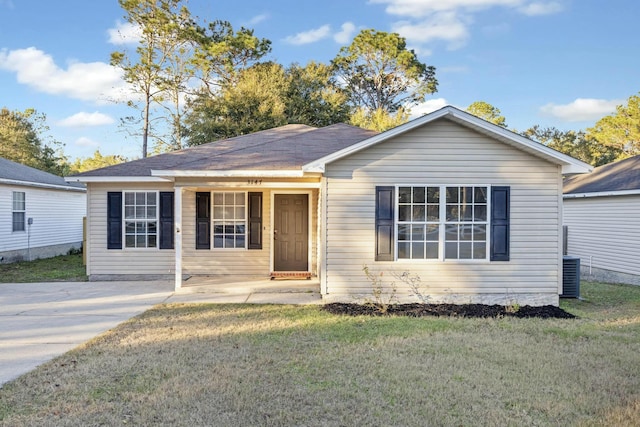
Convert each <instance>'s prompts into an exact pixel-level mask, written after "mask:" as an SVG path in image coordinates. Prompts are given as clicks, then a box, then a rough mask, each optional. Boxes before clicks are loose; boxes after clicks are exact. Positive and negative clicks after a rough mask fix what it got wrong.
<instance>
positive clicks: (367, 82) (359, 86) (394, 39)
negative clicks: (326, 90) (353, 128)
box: [332, 29, 438, 113]
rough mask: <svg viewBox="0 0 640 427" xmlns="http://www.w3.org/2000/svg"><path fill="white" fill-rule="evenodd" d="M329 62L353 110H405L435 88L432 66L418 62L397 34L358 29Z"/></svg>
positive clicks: (433, 68) (392, 111)
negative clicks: (348, 42) (348, 43)
mask: <svg viewBox="0 0 640 427" xmlns="http://www.w3.org/2000/svg"><path fill="white" fill-rule="evenodd" d="M332 65H333V67H334V70H335V79H336V81H337V83H338V84H343V85H344V86H345V89H346V91H347V94H348V96H349V101H350V103H351V105H352V106H353V107H354V109H357V108H364V109H366V110H368V111H371V112H374V111H376V110H378V109H381V110H384V111H387V112H389V113H394V112H396V111H398V109H400V108H404V109H405V110H408V109H410V108H411V107H412V106H414V105H417V104H419V103H421V102H423V101H424V100H425V99H426V96H427V95H429V94H432V93H435V92H436V91H437V87H438V81H437V80H436V77H435V74H436V69H435V67H433V66H427V65H426V64H424V63H422V62H420V61H419V60H418V58H417V56H416V54H415V52H414V51H413V50H409V49H407V46H406V40H405V39H404V37H401V36H400V35H399V34H397V33H386V32H384V31H376V30H373V29H369V30H362V31H361V32H360V33H359V34H358V35H357V36H356V37H355V38H354V39H353V42H352V43H351V44H350V45H349V46H345V47H343V48H341V49H340V52H339V53H338V55H337V56H336V57H335V58H334V59H333V61H332Z"/></svg>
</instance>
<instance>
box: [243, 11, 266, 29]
mask: <svg viewBox="0 0 640 427" xmlns="http://www.w3.org/2000/svg"><path fill="white" fill-rule="evenodd" d="M267 19H269V14H268V13H261V14H260V15H256V16H254V17H253V18H251V19H249V21H248V22H247V23H246V25H245V26H247V27H251V26H253V25H256V24H259V23H261V22H263V21H266V20H267Z"/></svg>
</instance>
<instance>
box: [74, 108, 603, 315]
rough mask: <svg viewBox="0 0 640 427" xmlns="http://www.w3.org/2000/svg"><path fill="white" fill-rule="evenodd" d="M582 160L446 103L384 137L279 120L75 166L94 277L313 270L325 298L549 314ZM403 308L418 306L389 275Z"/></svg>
mask: <svg viewBox="0 0 640 427" xmlns="http://www.w3.org/2000/svg"><path fill="white" fill-rule="evenodd" d="M590 170H591V167H590V166H589V165H587V164H585V163H582V162H580V161H578V160H575V159H573V158H571V157H568V156H566V155H564V154H561V153H559V152H557V151H554V150H551V149H549V148H548V147H545V146H544V145H542V144H538V143H536V142H533V141H531V140H529V139H527V138H524V137H522V136H520V135H517V134H515V133H513V132H510V131H508V130H506V129H503V128H501V127H498V126H496V125H493V124H491V123H488V122H486V121H484V120H481V119H479V118H477V117H475V116H472V115H470V114H468V113H466V112H464V111H460V110H458V109H456V108H453V107H445V108H442V109H440V110H438V111H436V112H433V113H431V114H428V115H426V116H423V117H421V118H419V119H416V120H414V121H412V122H409V123H406V124H404V125H401V126H399V127H396V128H394V129H391V130H389V131H387V132H383V133H380V134H377V133H375V132H372V131H367V130H364V129H360V128H356V127H353V126H349V125H345V124H337V125H332V126H327V127H324V128H319V129H318V128H314V127H311V126H305V125H287V126H282V127H279V128H275V129H270V130H266V131H262V132H256V133H254V134H249V135H243V136H238V137H235V138H230V139H227V140H222V141H217V142H214V143H209V144H204V145H201V146H198V147H193V148H188V149H185V150H180V151H175V152H172V153H166V154H161V155H158V156H154V157H149V158H146V159H140V160H135V161H132V162H127V163H123V164H120V165H115V166H110V167H107V168H103V169H98V170H95V171H91V172H86V173H82V174H79V175H76V176H75V177H68V178H67V179H68V180H71V179H73V180H77V181H79V182H84V183H86V184H87V191H88V212H87V221H88V239H87V248H86V252H87V274H88V275H89V278H90V280H99V279H109V278H118V279H120V278H135V277H140V276H147V277H151V276H167V275H172V276H173V277H174V278H175V282H176V287H180V286H182V282H183V280H184V276H199V275H208V276H212V275H213V276H220V277H226V278H230V279H231V278H236V279H237V278H242V277H247V276H251V277H264V278H268V277H270V276H271V277H279V276H285V277H289V276H293V277H298V276H316V277H318V279H319V281H320V290H321V292H322V295H323V298H324V299H325V301H347V302H350V301H354V300H362V299H363V298H366V297H371V294H372V283H371V281H370V280H368V279H367V277H366V276H365V274H364V273H363V267H364V266H367V267H369V269H370V270H371V271H374V272H377V273H382V274H383V276H382V277H383V281H384V282H385V283H386V284H387V285H390V283H389V281H388V278H391V280H393V276H394V273H395V274H402V273H404V272H407V273H409V274H411V275H413V276H412V277H415V275H419V276H420V278H421V286H422V289H421V293H422V295H423V296H426V297H428V298H429V299H430V300H431V301H434V302H435V301H451V302H457V303H469V302H479V303H498V304H511V303H518V304H531V305H543V304H554V305H557V304H558V301H559V294H560V292H561V291H562V238H561V219H562V174H563V173H584V172H588V171H590ZM396 282H397V283H396V285H397V296H398V298H399V299H400V300H401V301H409V300H412V299H413V300H415V298H416V295H415V292H412V289H411V287H410V286H408V285H407V284H406V283H403V282H402V281H400V280H396Z"/></svg>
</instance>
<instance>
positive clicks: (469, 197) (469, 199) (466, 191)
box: [460, 187, 473, 204]
mask: <svg viewBox="0 0 640 427" xmlns="http://www.w3.org/2000/svg"><path fill="white" fill-rule="evenodd" d="M460 193H461V197H460V201H461V202H463V203H466V204H471V203H473V187H460Z"/></svg>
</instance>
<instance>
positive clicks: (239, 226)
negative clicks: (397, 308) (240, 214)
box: [235, 222, 245, 234]
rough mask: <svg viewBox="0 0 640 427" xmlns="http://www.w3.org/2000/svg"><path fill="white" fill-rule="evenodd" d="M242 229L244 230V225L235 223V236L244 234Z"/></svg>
mask: <svg viewBox="0 0 640 427" xmlns="http://www.w3.org/2000/svg"><path fill="white" fill-rule="evenodd" d="M244 228H245V225H244V223H240V222H237V223H236V230H235V231H236V234H244Z"/></svg>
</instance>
